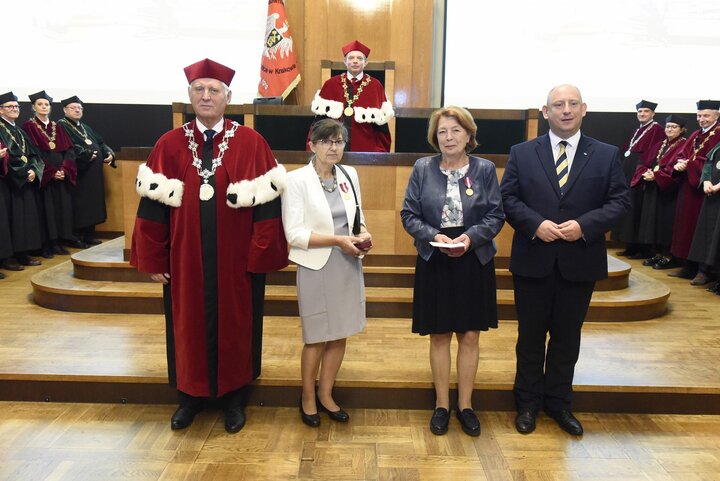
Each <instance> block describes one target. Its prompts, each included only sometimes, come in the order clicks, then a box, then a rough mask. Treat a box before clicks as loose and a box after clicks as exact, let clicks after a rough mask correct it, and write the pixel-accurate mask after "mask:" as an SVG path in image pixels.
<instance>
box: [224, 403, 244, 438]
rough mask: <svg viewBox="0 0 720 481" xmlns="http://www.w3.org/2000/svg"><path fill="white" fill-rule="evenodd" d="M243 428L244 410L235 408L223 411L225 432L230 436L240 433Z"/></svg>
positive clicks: (239, 407)
mask: <svg viewBox="0 0 720 481" xmlns="http://www.w3.org/2000/svg"><path fill="white" fill-rule="evenodd" d="M244 426H245V408H244V407H242V406H235V407H234V408H229V409H226V410H225V431H227V432H229V433H230V434H232V433H236V432H238V431H240V430H241V429H242V428H243V427H244Z"/></svg>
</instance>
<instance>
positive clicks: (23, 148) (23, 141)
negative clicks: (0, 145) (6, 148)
mask: <svg viewBox="0 0 720 481" xmlns="http://www.w3.org/2000/svg"><path fill="white" fill-rule="evenodd" d="M0 126H2V128H3V129H5V132H7V134H8V135H9V136H10V138H11V139H13V142H15V145H17V146H18V147H20V150H21V151H22V155H21V156H20V160H22V161H23V164H27V161H28V158H27V156H26V155H25V149H26V148H27V144H25V136H24V135H23V134H22V132H18V133H19V134H20V140H22V145H20V142H18V141H17V139H16V138H15V136H14V135H13V133H12V132H11V131H10V129H8V128H7V126H6V125H5V122H0Z"/></svg>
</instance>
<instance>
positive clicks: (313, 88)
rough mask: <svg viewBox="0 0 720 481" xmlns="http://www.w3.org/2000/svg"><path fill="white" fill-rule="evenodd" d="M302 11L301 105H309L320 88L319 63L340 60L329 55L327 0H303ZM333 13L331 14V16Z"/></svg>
mask: <svg viewBox="0 0 720 481" xmlns="http://www.w3.org/2000/svg"><path fill="white" fill-rule="evenodd" d="M302 3H303V4H304V9H303V17H302V18H303V48H304V50H303V53H302V58H303V64H302V69H303V70H302V75H303V77H304V78H303V81H302V82H301V83H300V85H301V86H302V94H301V96H300V98H301V99H302V100H303V101H302V103H301V105H310V103H311V102H312V99H313V97H315V92H317V91H318V90H319V89H320V87H322V81H321V79H320V62H321V61H322V60H323V59H327V58H340V56H341V54H340V53H337V54H335V55H333V56H329V55H330V53H329V52H330V50H329V49H330V48H331V46H328V42H329V34H328V22H329V19H328V15H329V13H328V11H329V9H330V1H329V0H305V1H304V2H302ZM334 15H335V12H333V16H334Z"/></svg>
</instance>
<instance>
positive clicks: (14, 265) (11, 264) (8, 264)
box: [2, 257, 25, 271]
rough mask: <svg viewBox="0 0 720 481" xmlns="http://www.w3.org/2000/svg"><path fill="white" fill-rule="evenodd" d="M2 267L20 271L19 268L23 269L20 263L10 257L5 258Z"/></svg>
mask: <svg viewBox="0 0 720 481" xmlns="http://www.w3.org/2000/svg"><path fill="white" fill-rule="evenodd" d="M2 268H3V269H6V270H8V271H21V270H23V269H25V268H24V267H23V266H21V265H20V263H19V262H18V261H17V260H16V259H14V258H12V257H10V258H8V259H5V260H4V261H3V263H2Z"/></svg>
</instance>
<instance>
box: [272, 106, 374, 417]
mask: <svg viewBox="0 0 720 481" xmlns="http://www.w3.org/2000/svg"><path fill="white" fill-rule="evenodd" d="M347 140H348V133H347V130H346V128H345V127H344V126H343V125H342V124H340V123H338V122H336V121H335V120H332V119H323V120H320V121H318V122H316V123H315V124H314V125H313V126H312V128H311V130H310V141H309V146H310V150H312V152H313V156H312V158H311V160H310V163H309V164H308V165H306V166H304V167H301V168H299V169H297V170H295V171H292V172H290V173H289V174H288V178H287V185H286V187H285V191H284V192H283V195H282V217H283V226H284V227H285V236H286V237H287V240H288V242H289V243H290V255H289V258H290V260H291V261H293V262H295V263H296V264H297V265H298V270H297V290H298V304H299V308H300V319H301V321H302V332H303V342H304V343H305V346H304V347H303V353H302V358H301V361H300V370H301V374H302V385H303V388H302V397H301V398H300V403H299V407H300V417H301V419H302V421H303V422H304V423H305V424H307V425H308V426H311V427H318V426H319V425H320V415H319V411H326V412H327V413H328V415H329V416H330V419H332V420H334V421H338V422H347V421H348V419H349V418H350V416H349V415H348V414H347V412H345V411H343V410H342V409H341V408H340V407H339V406H338V405H337V404H336V403H335V401H334V400H333V396H332V389H333V385H334V384H335V378H336V376H337V373H338V371H339V369H340V365H341V364H342V360H343V357H344V355H345V339H346V338H347V337H348V336H351V335H353V334H357V333H358V332H360V331H362V329H363V328H364V327H365V284H364V282H363V275H362V263H361V258H362V256H364V255H365V254H366V253H367V252H368V250H370V248H371V247H372V238H371V236H370V233H369V232H368V231H367V228H366V227H365V219H364V217H363V215H362V210H361V209H360V206H361V203H360V200H361V199H360V184H359V181H358V176H357V172H356V171H355V169H353V168H352V167H349V166H348V167H339V166H338V165H337V164H338V163H339V162H340V160H341V159H342V156H343V150H344V148H345V144H346V143H347ZM356 216H359V229H358V232H357V234H356V235H353V233H352V230H353V225H355V224H356V219H355V218H356ZM318 373H319V380H318V383H317V391H316V388H315V380H316V379H317V378H318Z"/></svg>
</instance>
